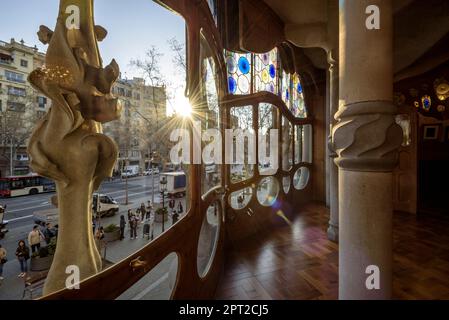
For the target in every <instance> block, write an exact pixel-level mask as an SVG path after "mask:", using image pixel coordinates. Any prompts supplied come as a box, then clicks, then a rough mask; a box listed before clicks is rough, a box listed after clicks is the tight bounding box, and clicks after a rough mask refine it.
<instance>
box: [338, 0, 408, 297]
mask: <svg viewBox="0 0 449 320" xmlns="http://www.w3.org/2000/svg"><path fill="white" fill-rule="evenodd" d="M371 5H374V6H377V8H379V10H380V11H379V13H380V29H374V30H368V28H367V27H366V20H367V18H369V16H370V15H369V14H366V11H367V8H368V7H369V6H371ZM371 8H372V7H371ZM339 62H340V109H339V111H338V113H337V114H336V116H335V118H336V119H337V120H338V124H337V125H336V126H335V127H334V129H333V141H332V143H333V146H334V148H335V150H336V152H337V155H338V157H337V159H336V160H335V162H336V164H337V165H338V167H339V198H338V199H339V213H340V219H339V241H340V250H339V298H340V299H389V298H391V293H392V212H393V201H392V170H393V169H394V167H395V166H396V163H397V149H398V147H399V146H400V144H401V139H402V134H401V128H400V127H399V126H398V125H396V123H395V121H394V115H395V113H396V109H395V107H394V105H393V103H392V100H393V11H392V0H357V1H354V0H342V1H341V2H340V60H339ZM372 270H374V273H373V271H372ZM376 270H379V273H377V272H376ZM367 272H369V273H367ZM370 275H372V276H370ZM377 276H378V277H377ZM377 279H378V280H379V282H378V284H379V287H378V289H377V288H376V287H377V285H376V284H377V281H376V280H377ZM367 282H368V284H369V285H368V286H367ZM373 287H374V288H373Z"/></svg>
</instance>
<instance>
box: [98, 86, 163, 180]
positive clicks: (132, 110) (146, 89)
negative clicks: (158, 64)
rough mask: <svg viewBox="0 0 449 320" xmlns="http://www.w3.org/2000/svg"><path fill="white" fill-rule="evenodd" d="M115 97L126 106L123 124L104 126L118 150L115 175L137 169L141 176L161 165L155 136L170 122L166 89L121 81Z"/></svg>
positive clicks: (120, 122) (124, 107) (113, 123)
mask: <svg viewBox="0 0 449 320" xmlns="http://www.w3.org/2000/svg"><path fill="white" fill-rule="evenodd" d="M113 93H114V95H116V96H117V97H119V99H120V100H121V103H122V106H123V112H122V117H121V119H120V121H114V122H111V123H108V124H105V125H104V132H105V134H106V135H108V136H110V137H111V138H112V139H113V140H114V141H115V142H116V143H117V144H118V147H119V158H118V161H117V164H116V171H117V172H119V171H122V170H123V169H124V168H125V167H127V166H134V167H136V166H138V167H139V170H140V171H141V172H143V171H145V170H146V169H148V168H149V167H150V165H151V164H150V163H151V161H152V159H153V162H158V161H159V160H156V158H157V157H155V154H156V153H158V152H160V150H159V148H160V145H159V144H158V143H157V139H156V135H157V134H158V133H159V132H160V131H161V130H162V128H163V127H164V123H166V121H167V93H166V88H165V87H163V86H162V87H153V86H149V85H147V84H146V83H145V80H144V79H142V78H133V79H131V80H129V79H119V80H118V81H117V82H116V83H115V84H114V88H113Z"/></svg>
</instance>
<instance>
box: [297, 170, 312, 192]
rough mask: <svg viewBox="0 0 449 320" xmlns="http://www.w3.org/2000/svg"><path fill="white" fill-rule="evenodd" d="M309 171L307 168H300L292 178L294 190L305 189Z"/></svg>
mask: <svg viewBox="0 0 449 320" xmlns="http://www.w3.org/2000/svg"><path fill="white" fill-rule="evenodd" d="M309 177H310V171H309V168H306V167H302V168H299V169H298V171H296V173H295V176H294V177H293V186H294V187H295V189H296V190H303V189H305V188H306V187H307V184H308V183H309Z"/></svg>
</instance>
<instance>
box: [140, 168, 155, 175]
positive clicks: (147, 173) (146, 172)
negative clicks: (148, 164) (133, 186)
mask: <svg viewBox="0 0 449 320" xmlns="http://www.w3.org/2000/svg"><path fill="white" fill-rule="evenodd" d="M153 173H154V174H159V169H158V168H154V169H148V170H146V171H145V172H144V173H143V174H144V175H145V176H151V175H152V174H153Z"/></svg>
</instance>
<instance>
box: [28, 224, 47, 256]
mask: <svg viewBox="0 0 449 320" xmlns="http://www.w3.org/2000/svg"><path fill="white" fill-rule="evenodd" d="M43 239H44V236H43V235H42V232H41V231H40V230H39V227H38V226H34V227H33V230H32V231H31V232H30V233H29V234H28V244H29V245H30V247H31V252H32V253H34V252H39V250H40V249H41V240H43Z"/></svg>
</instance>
